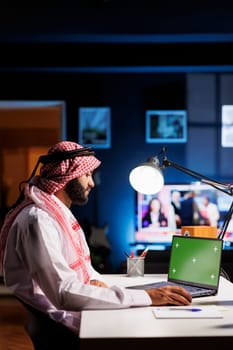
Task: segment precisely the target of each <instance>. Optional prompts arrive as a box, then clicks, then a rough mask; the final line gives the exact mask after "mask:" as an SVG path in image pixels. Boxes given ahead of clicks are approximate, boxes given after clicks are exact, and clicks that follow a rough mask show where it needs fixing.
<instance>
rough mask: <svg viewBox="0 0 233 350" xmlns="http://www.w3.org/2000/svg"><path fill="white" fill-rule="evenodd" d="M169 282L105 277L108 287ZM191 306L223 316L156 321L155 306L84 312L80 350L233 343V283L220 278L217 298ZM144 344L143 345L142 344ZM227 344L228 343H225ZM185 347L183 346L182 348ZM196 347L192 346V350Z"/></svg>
mask: <svg viewBox="0 0 233 350" xmlns="http://www.w3.org/2000/svg"><path fill="white" fill-rule="evenodd" d="M162 279H166V275H145V276H144V277H136V278H132V277H126V275H106V280H107V281H108V283H109V284H117V285H121V286H125V287H126V286H129V285H133V284H140V283H141V284H143V283H145V282H146V283H150V282H152V281H155V280H162ZM192 305H195V306H196V305H198V306H203V305H217V308H219V310H221V312H222V313H223V315H224V317H223V318H219V319H156V318H155V316H154V314H153V311H152V309H153V307H138V308H130V309H123V310H122V309H121V310H97V311H96V310H95V311H83V312H82V320H81V329H80V339H81V348H82V347H83V348H85V349H88V348H91V347H92V346H95V349H96V347H98V348H101V349H105V348H106V349H107V348H108V349H109V347H111V348H112V347H113V344H114V345H115V346H134V349H139V348H140V349H141V347H142V345H149V344H150V343H153V344H154V345H155V344H156V345H162V346H163V349H166V348H168V347H169V348H170V347H171V346H172V342H173V341H175V342H176V345H177V346H178V345H179V349H182V348H185V347H186V346H187V343H188V344H189V350H190V349H194V348H195V350H196V349H197V348H196V346H199V345H205V347H206V348H208V347H210V348H211V346H212V345H214V347H212V349H215V348H216V346H217V344H218V343H219V346H223V345H224V344H225V345H226V346H227V347H226V348H229V346H230V345H232V344H233V284H232V283H231V282H230V281H228V280H226V279H224V278H222V277H221V278H220V285H219V292H218V294H217V295H216V296H211V297H202V298H195V299H193V302H192ZM142 342H143V343H142ZM224 342H225V343H224ZM182 344H183V346H184V347H182ZM192 346H193V347H192Z"/></svg>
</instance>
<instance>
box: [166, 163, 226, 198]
mask: <svg viewBox="0 0 233 350" xmlns="http://www.w3.org/2000/svg"><path fill="white" fill-rule="evenodd" d="M168 166H171V167H173V168H175V169H177V170H180V171H182V172H183V173H185V174H188V175H190V176H192V177H194V178H195V179H197V180H199V181H201V182H203V183H206V184H208V185H210V186H212V187H214V188H216V189H217V190H219V191H222V192H224V193H226V194H228V195H229V196H233V187H232V186H231V185H225V184H222V183H221V182H218V181H214V180H212V179H211V178H209V177H207V176H204V175H202V174H199V173H197V172H196V171H193V170H190V169H188V168H185V167H183V166H182V165H179V164H177V163H174V162H172V161H170V160H169V159H167V158H166V157H165V158H164V159H163V163H162V168H166V167H168Z"/></svg>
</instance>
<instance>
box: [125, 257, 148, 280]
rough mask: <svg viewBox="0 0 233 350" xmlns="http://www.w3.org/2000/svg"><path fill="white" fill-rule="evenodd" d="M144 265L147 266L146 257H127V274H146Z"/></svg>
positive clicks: (133, 275) (131, 275)
mask: <svg viewBox="0 0 233 350" xmlns="http://www.w3.org/2000/svg"><path fill="white" fill-rule="evenodd" d="M144 266H145V258H144V257H134V258H130V257H129V258H127V276H128V277H136V276H144Z"/></svg>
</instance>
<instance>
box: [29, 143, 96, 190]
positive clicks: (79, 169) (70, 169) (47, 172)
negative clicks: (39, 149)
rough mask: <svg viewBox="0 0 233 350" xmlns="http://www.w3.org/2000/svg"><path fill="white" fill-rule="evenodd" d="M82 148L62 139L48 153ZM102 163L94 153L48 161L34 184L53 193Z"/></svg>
mask: <svg viewBox="0 0 233 350" xmlns="http://www.w3.org/2000/svg"><path fill="white" fill-rule="evenodd" d="M82 148H83V147H82V146H80V145H79V144H78V143H75V142H70V141H62V142H59V143H57V144H56V145H55V146H53V147H52V148H50V149H49V151H48V154H53V153H55V152H66V151H74V150H77V149H82ZM100 163H101V162H100V161H99V160H98V159H97V158H96V157H94V156H93V155H90V156H81V157H80V156H77V157H74V158H71V159H65V160H62V161H58V162H52V163H48V164H45V165H43V166H42V167H41V169H40V175H39V176H38V177H36V178H35V181H33V184H35V185H36V186H37V187H39V188H40V189H41V190H42V191H44V192H47V193H49V194H53V193H55V192H57V191H59V190H60V189H62V188H63V187H64V186H65V185H66V184H67V183H68V182H69V181H70V180H73V179H75V178H78V177H80V176H82V175H84V174H86V173H89V172H92V171H93V170H95V169H96V168H97V167H98V166H99V165H100Z"/></svg>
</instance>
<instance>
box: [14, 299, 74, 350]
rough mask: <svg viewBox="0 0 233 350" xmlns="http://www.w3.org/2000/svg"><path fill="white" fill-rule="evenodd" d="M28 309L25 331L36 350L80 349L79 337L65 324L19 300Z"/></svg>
mask: <svg viewBox="0 0 233 350" xmlns="http://www.w3.org/2000/svg"><path fill="white" fill-rule="evenodd" d="M19 301H20V303H21V304H22V305H23V306H24V308H25V309H26V312H27V315H28V320H27V323H26V325H25V327H24V328H25V330H26V332H27V334H28V335H29V337H30V338H31V341H32V343H33V346H34V349H35V350H51V349H60V350H61V349H69V350H78V349H79V337H78V335H76V334H75V333H74V332H72V331H71V330H70V329H68V328H67V327H66V326H64V325H63V324H61V323H59V322H56V321H54V320H52V319H51V318H50V317H49V316H48V315H46V314H44V313H43V312H41V311H38V310H36V309H35V308H33V307H31V306H30V305H28V304H26V303H24V302H23V301H22V300H19Z"/></svg>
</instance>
